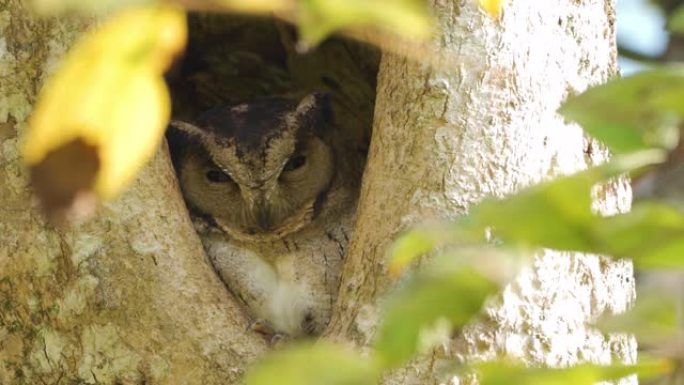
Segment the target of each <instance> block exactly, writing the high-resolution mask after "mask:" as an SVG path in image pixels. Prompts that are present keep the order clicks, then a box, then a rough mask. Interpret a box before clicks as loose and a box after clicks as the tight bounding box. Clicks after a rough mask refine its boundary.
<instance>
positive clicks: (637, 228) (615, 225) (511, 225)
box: [463, 152, 684, 268]
mask: <svg viewBox="0 0 684 385" xmlns="http://www.w3.org/2000/svg"><path fill="white" fill-rule="evenodd" d="M642 154H646V155H647V154H648V153H642ZM652 154H653V155H654V156H657V152H654V153H652ZM630 157H633V156H630ZM624 159H625V158H624V157H623V158H616V159H614V160H613V161H612V162H610V163H608V164H605V165H602V166H599V167H594V168H592V169H589V170H586V171H582V172H580V173H577V174H574V175H570V176H566V177H561V178H558V179H555V180H553V181H550V182H547V183H542V184H540V185H537V186H532V187H530V188H527V189H524V190H522V191H520V192H519V193H518V194H516V195H513V196H511V197H509V198H506V199H502V200H486V201H484V202H482V203H481V204H480V205H478V206H476V207H474V208H473V209H472V210H471V213H470V214H469V215H468V216H467V217H465V218H464V220H463V226H467V227H470V228H471V231H475V230H478V229H479V230H480V231H482V232H484V231H485V229H487V228H490V227H491V228H492V230H493V232H494V234H495V236H497V237H500V238H502V239H503V240H504V241H508V242H514V243H522V244H523V245H525V246H532V247H546V248H551V249H559V250H570V251H582V252H591V253H598V254H607V255H612V256H614V257H624V258H633V259H634V262H635V263H636V264H637V265H638V266H641V267H648V268H654V267H684V212H682V211H681V210H679V209H678V208H676V207H673V206H668V205H665V204H660V203H639V204H636V205H635V206H634V207H633V208H632V211H631V212H628V213H626V214H620V215H614V216H610V217H602V216H599V215H596V214H594V213H593V212H592V209H591V189H592V187H593V186H594V185H595V184H596V183H598V182H601V181H605V180H606V178H609V177H613V176H615V175H617V174H618V173H619V172H620V171H627V170H630V169H631V167H632V166H637V165H638V164H639V161H636V162H634V163H632V162H631V161H630V162H629V163H631V164H632V165H631V166H627V165H626V164H623V165H619V163H623V162H622V161H623V160H624ZM633 160H634V158H633ZM654 160H655V158H654ZM643 161H644V162H648V161H649V160H648V156H646V157H645V158H644V159H643ZM625 166H627V167H625ZM475 232H476V231H475Z"/></svg>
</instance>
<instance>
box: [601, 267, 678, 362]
mask: <svg viewBox="0 0 684 385" xmlns="http://www.w3.org/2000/svg"><path fill="white" fill-rule="evenodd" d="M639 282H640V284H639V286H637V300H636V304H635V306H634V307H633V308H632V309H630V310H629V311H628V312H625V313H623V314H618V315H614V314H611V315H604V316H603V317H602V318H601V319H600V320H599V322H598V326H599V328H601V330H603V331H605V332H609V333H615V332H619V333H631V334H633V335H635V336H636V338H637V340H638V341H639V349H640V350H641V351H643V350H644V349H645V348H646V349H647V348H648V347H655V348H656V349H657V350H658V352H659V353H664V352H666V350H667V347H668V346H676V347H677V348H675V349H674V350H679V352H678V353H681V346H684V345H683V344H682V338H683V337H684V336H683V335H682V331H681V330H680V325H681V317H682V314H681V310H682V309H681V308H682V299H684V297H682V296H683V295H684V290H682V289H683V288H684V281H682V273H681V272H671V271H648V272H641V273H640V274H639Z"/></svg>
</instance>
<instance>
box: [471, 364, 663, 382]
mask: <svg viewBox="0 0 684 385" xmlns="http://www.w3.org/2000/svg"><path fill="white" fill-rule="evenodd" d="M475 368H476V370H477V373H478V374H479V380H480V381H479V383H480V384H481V385H508V384H520V385H523V384H525V385H555V384H557V385H567V384H572V385H585V384H586V385H593V384H596V383H598V382H600V381H614V380H618V379H620V378H623V377H626V376H629V375H631V374H638V375H639V377H640V379H646V378H650V377H654V376H657V375H662V374H665V373H668V372H669V371H671V370H672V365H671V363H670V362H669V361H665V360H657V361H655V360H644V361H642V362H641V363H639V364H637V365H609V366H602V365H593V364H582V365H577V366H573V367H570V368H564V369H550V368H530V367H526V366H524V365H521V364H513V363H510V362H501V361H496V362H488V363H483V364H479V365H476V366H475Z"/></svg>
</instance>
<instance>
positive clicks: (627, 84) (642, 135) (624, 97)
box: [560, 66, 684, 153]
mask: <svg viewBox="0 0 684 385" xmlns="http://www.w3.org/2000/svg"><path fill="white" fill-rule="evenodd" d="M560 113H561V114H563V115H564V116H565V117H567V118H569V119H572V120H574V121H576V122H578V123H579V124H581V125H582V127H584V129H585V130H586V131H587V132H588V133H589V134H590V135H592V136H594V137H595V138H597V139H599V140H601V141H602V142H604V143H605V144H606V145H607V146H608V147H609V148H610V149H611V150H612V151H614V152H616V153H626V152H631V151H636V150H640V149H644V148H647V147H660V148H665V149H672V148H674V147H675V146H676V144H677V141H678V138H679V132H678V127H677V125H678V124H679V123H680V122H681V120H682V116H684V67H681V66H677V67H666V68H660V69H656V70H649V71H644V72H640V73H638V74H636V75H633V76H630V77H626V78H620V79H614V80H611V81H609V82H608V83H606V84H603V85H600V86H597V87H593V88H590V89H589V90H587V91H586V92H584V93H583V94H581V95H579V96H576V97H574V98H571V99H569V100H568V101H567V102H566V103H565V105H563V107H561V109H560Z"/></svg>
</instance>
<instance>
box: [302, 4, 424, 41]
mask: <svg viewBox="0 0 684 385" xmlns="http://www.w3.org/2000/svg"><path fill="white" fill-rule="evenodd" d="M298 11H299V15H298V23H299V31H300V38H301V40H302V43H303V44H304V45H305V46H314V45H316V44H318V43H320V42H321V41H323V40H324V39H325V38H326V37H328V36H329V35H330V34H332V33H334V32H336V31H338V30H342V29H355V28H356V29H358V28H367V27H374V28H379V29H385V30H388V31H390V32H393V33H396V34H398V35H400V36H403V37H405V38H413V39H415V38H425V37H427V35H428V34H429V33H430V26H431V20H430V17H429V14H428V8H427V4H426V3H425V2H424V1H421V0H300V2H299V10H298Z"/></svg>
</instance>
